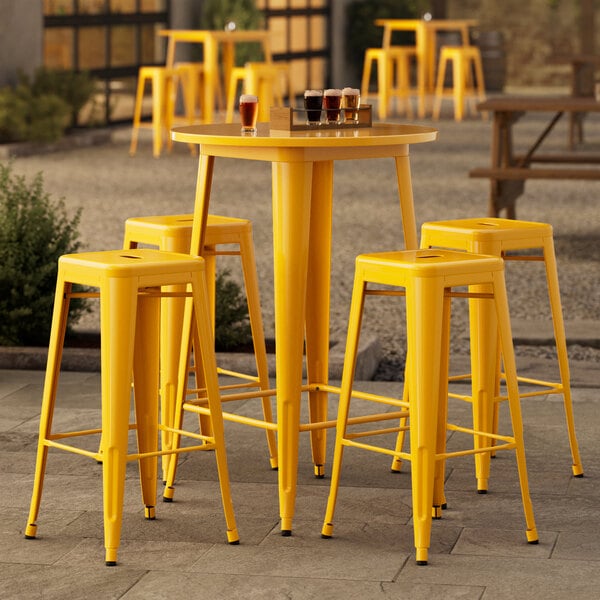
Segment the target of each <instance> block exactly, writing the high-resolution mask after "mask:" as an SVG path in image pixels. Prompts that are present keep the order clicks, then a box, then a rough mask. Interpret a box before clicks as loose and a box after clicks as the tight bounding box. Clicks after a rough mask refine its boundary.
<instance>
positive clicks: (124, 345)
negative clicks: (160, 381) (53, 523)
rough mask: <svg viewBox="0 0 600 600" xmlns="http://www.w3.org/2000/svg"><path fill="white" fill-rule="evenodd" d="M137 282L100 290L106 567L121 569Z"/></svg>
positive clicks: (118, 281) (121, 282)
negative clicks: (120, 556) (120, 550)
mask: <svg viewBox="0 0 600 600" xmlns="http://www.w3.org/2000/svg"><path fill="white" fill-rule="evenodd" d="M137 292H138V290H137V287H136V285H135V280H133V279H128V278H113V279H112V280H111V282H110V283H109V284H108V285H106V286H105V289H103V290H102V298H101V300H100V331H101V337H102V347H101V351H100V356H101V359H100V360H101V370H102V463H103V469H102V478H103V497H104V545H105V548H106V559H105V560H106V565H107V566H113V565H116V564H117V550H118V548H119V541H120V536H121V523H122V519H123V494H124V489H125V465H126V455H127V438H128V430H129V409H130V406H131V373H132V371H133V350H134V337H135V322H136V304H137Z"/></svg>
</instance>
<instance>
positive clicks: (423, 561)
mask: <svg viewBox="0 0 600 600" xmlns="http://www.w3.org/2000/svg"><path fill="white" fill-rule="evenodd" d="M426 564H427V561H426V560H418V561H417V565H419V567H424V566H425V565H426Z"/></svg>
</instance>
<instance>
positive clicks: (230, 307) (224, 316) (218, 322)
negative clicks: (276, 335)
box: [215, 269, 252, 351]
mask: <svg viewBox="0 0 600 600" xmlns="http://www.w3.org/2000/svg"><path fill="white" fill-rule="evenodd" d="M229 274H230V272H229V271H228V270H226V269H225V270H223V271H220V272H219V273H218V274H217V280H216V307H215V346H216V348H217V350H220V351H224V350H235V349H238V348H241V347H243V346H246V345H248V344H249V343H250V342H251V340H252V332H251V329H250V321H249V317H248V305H247V303H246V297H245V296H244V295H243V294H242V291H241V288H240V286H239V285H238V284H237V283H236V282H235V281H233V280H231V279H228V276H229Z"/></svg>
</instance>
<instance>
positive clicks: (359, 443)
mask: <svg viewBox="0 0 600 600" xmlns="http://www.w3.org/2000/svg"><path fill="white" fill-rule="evenodd" d="M369 284H379V285H385V286H395V287H403V288H405V292H399V295H404V294H405V295H406V331H407V377H406V380H407V381H406V385H408V406H407V405H406V402H403V401H402V400H397V399H393V398H385V397H381V396H374V395H373V394H362V395H361V396H360V397H361V398H363V399H364V400H367V401H375V402H377V403H381V404H384V405H385V404H388V405H392V406H394V407H396V408H400V409H401V410H399V411H395V412H382V413H376V414H371V415H365V414H364V412H362V411H361V415H360V416H358V417H353V418H352V420H351V422H352V423H353V424H360V425H362V427H360V428H359V430H358V431H356V432H355V430H352V431H349V428H348V424H349V413H350V400H351V398H352V397H359V395H358V394H357V393H356V391H355V390H353V378H354V368H355V365H356V356H357V349H358V341H359V336H360V327H361V321H362V313H363V307H364V301H365V297H366V296H367V295H370V294H374V295H378V294H386V295H389V294H391V293H392V294H393V293H394V292H393V291H391V290H389V289H385V290H381V289H375V290H372V289H368V286H369ZM475 284H477V285H482V284H483V285H487V286H488V290H489V293H488V294H487V297H488V298H489V299H490V300H491V301H493V305H494V309H495V311H496V313H497V318H498V323H499V331H500V339H501V344H502V347H503V351H504V353H505V354H506V374H507V385H508V397H509V406H510V414H511V421H512V427H513V435H512V436H498V435H490V434H488V433H487V432H486V433H484V432H483V431H482V430H477V426H475V429H472V430H470V429H466V428H464V427H458V426H455V425H453V424H450V423H448V422H447V421H448V415H447V385H448V384H447V371H448V360H449V330H450V300H451V296H452V292H451V288H453V287H456V286H465V285H475ZM460 295H461V296H463V295H464V294H460ZM486 301H487V300H486ZM407 408H408V409H409V422H410V426H409V428H408V430H409V435H410V452H409V453H406V452H403V451H402V449H401V448H399V447H398V445H396V448H395V449H391V448H388V447H383V446H377V445H374V443H368V442H366V441H364V440H365V439H366V438H367V437H369V436H376V435H383V434H393V433H397V432H399V430H400V429H402V428H403V422H402V421H401V424H400V427H381V428H379V429H371V430H365V427H364V425H365V424H367V423H381V422H383V421H386V420H389V419H393V420H397V419H398V418H400V419H402V420H404V419H405V418H406V416H407V413H406V409H407ZM446 430H451V431H456V432H462V433H467V434H471V435H474V437H475V444H474V447H471V448H470V449H466V450H461V451H457V452H446ZM490 439H495V440H496V441H498V442H502V444H501V445H499V446H497V448H502V449H503V450H515V453H516V460H517V468H518V473H519V481H520V486H521V494H522V500H523V509H524V512H525V521H526V525H527V532H526V533H527V540H528V542H530V543H537V539H538V537H537V531H536V527H535V523H534V518H533V509H532V505H531V499H530V497H529V485H528V479H527V469H526V464H525V449H524V445H523V431H522V422H521V409H520V405H519V390H518V383H517V379H516V370H515V362H514V352H513V347H512V336H511V330H510V320H509V315H508V303H507V299H506V289H505V285H504V264H503V262H502V260H501V259H500V258H497V257H490V256H482V255H476V254H470V253H461V252H455V251H448V250H435V251H434V250H408V251H400V252H381V253H377V254H363V255H360V256H358V258H357V259H356V273H355V279H354V288H353V292H352V303H351V308H350V317H349V323H348V340H347V346H346V355H345V357H344V372H343V375H342V383H341V391H340V404H339V411H338V420H337V431H336V441H335V451H334V458H333V466H332V473H331V488H330V493H329V499H328V502H327V510H326V514H325V521H324V524H323V529H322V536H323V537H330V536H331V534H332V531H333V523H332V520H333V515H334V510H335V504H336V500H337V492H338V486H339V480H340V473H341V464H342V458H343V451H344V447H346V446H351V447H355V448H362V449H365V450H372V451H375V452H380V453H383V454H387V455H391V456H394V457H400V458H404V459H408V460H410V461H411V478H412V504H413V523H414V536H415V548H416V559H417V564H427V559H428V548H429V542H430V537H431V518H432V508H431V507H432V506H433V507H434V513H435V516H436V517H437V516H440V515H441V506H442V505H443V504H444V503H445V498H444V490H443V485H444V463H445V460H446V459H447V458H449V457H452V456H463V455H465V454H477V453H481V452H489V450H490V446H489V440H490Z"/></svg>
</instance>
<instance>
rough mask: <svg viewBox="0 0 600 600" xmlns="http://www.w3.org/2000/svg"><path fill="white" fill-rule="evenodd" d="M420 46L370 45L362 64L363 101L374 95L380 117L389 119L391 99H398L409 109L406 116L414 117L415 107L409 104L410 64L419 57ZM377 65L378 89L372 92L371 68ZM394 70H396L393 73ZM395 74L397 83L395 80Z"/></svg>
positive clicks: (406, 109) (361, 93) (405, 108)
mask: <svg viewBox="0 0 600 600" xmlns="http://www.w3.org/2000/svg"><path fill="white" fill-rule="evenodd" d="M416 56H417V49H416V48H415V47H413V46H390V47H389V48H367V50H366V51H365V60H364V63H363V73H362V81H361V92H360V95H361V101H362V102H364V101H366V100H367V98H370V97H372V96H375V97H376V98H377V111H378V112H377V114H378V116H379V119H380V120H382V121H383V120H384V119H386V118H387V115H388V109H389V103H390V100H391V99H392V98H399V99H400V100H401V101H402V103H403V106H404V110H405V111H406V116H407V117H409V118H412V116H413V110H412V105H411V103H410V64H411V61H413V60H416ZM374 63H375V64H376V66H377V91H376V92H375V94H371V93H370V92H369V82H370V81H371V70H372V68H373V64H374ZM394 71H395V73H394ZM394 75H395V78H396V80H395V83H394Z"/></svg>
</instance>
